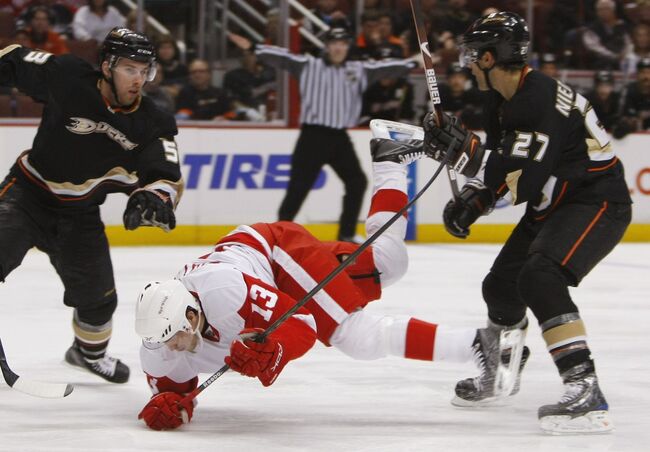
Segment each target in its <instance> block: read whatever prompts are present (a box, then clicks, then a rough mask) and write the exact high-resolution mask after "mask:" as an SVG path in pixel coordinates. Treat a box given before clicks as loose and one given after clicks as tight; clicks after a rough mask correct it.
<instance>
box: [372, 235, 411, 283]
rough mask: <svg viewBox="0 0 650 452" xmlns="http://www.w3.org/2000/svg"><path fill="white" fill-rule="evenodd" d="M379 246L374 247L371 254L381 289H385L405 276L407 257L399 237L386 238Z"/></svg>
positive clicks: (407, 263) (407, 264)
mask: <svg viewBox="0 0 650 452" xmlns="http://www.w3.org/2000/svg"><path fill="white" fill-rule="evenodd" d="M389 239H392V240H389ZM380 245H381V246H375V248H374V249H373V254H374V256H375V265H376V266H377V270H378V271H379V278H380V279H381V287H382V288H386V287H388V286H390V285H391V284H394V283H396V282H397V281H399V280H400V279H402V277H403V276H404V275H405V274H406V272H407V270H408V266H409V256H408V252H407V251H406V246H405V245H404V241H403V240H402V238H401V237H394V238H393V237H390V236H386V237H385V240H384V241H383V242H382V243H381V244H380Z"/></svg>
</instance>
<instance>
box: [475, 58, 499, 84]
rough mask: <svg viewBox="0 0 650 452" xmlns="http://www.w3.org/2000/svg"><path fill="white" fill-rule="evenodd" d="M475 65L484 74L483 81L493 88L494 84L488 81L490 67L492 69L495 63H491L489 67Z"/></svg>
mask: <svg viewBox="0 0 650 452" xmlns="http://www.w3.org/2000/svg"><path fill="white" fill-rule="evenodd" d="M477 66H478V68H479V69H480V70H481V71H482V72H483V75H484V76H485V83H487V86H488V88H489V89H491V90H494V86H492V82H491V81H490V72H491V71H492V69H494V67H495V66H496V64H493V65H492V67H490V68H482V67H481V65H480V64H477Z"/></svg>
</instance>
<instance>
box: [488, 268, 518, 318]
mask: <svg viewBox="0 0 650 452" xmlns="http://www.w3.org/2000/svg"><path fill="white" fill-rule="evenodd" d="M482 290H483V300H484V301H485V303H486V304H487V306H488V316H489V318H490V319H491V320H492V321H493V322H495V323H497V324H499V325H513V324H515V323H517V322H519V321H520V320H521V319H522V318H523V317H524V315H525V314H526V305H525V304H524V303H523V302H522V300H521V299H520V297H519V294H518V293H517V286H516V284H515V282H514V281H509V280H507V279H504V278H501V277H499V276H497V275H495V274H494V273H493V272H490V273H488V274H487V276H486V277H485V279H484V280H483V285H482Z"/></svg>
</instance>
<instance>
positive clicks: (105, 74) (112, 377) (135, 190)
mask: <svg viewBox="0 0 650 452" xmlns="http://www.w3.org/2000/svg"><path fill="white" fill-rule="evenodd" d="M100 63H101V67H100V70H101V72H98V71H96V70H94V69H93V68H92V67H91V66H90V65H89V64H88V63H86V62H85V61H83V60H81V59H79V58H77V57H75V56H73V55H62V56H54V55H51V54H49V53H46V52H43V51H39V50H33V49H28V48H23V47H20V46H18V45H12V46H9V47H7V48H5V49H3V50H2V51H0V85H3V86H12V87H16V88H18V89H19V90H20V91H22V92H23V93H25V94H27V95H29V96H31V97H32V98H34V99H36V100H37V101H40V102H43V103H44V104H45V109H44V111H43V117H42V119H41V123H40V126H39V128H38V132H37V134H36V138H35V139H34V143H33V146H32V148H31V149H30V150H28V151H26V152H24V153H22V154H21V155H20V156H19V157H18V160H17V161H16V163H15V165H14V166H13V167H12V168H11V171H10V173H9V175H8V176H7V177H6V179H5V180H4V182H2V184H1V185H0V280H2V281H4V279H5V278H7V277H8V276H9V274H10V273H11V271H12V270H14V269H15V268H16V267H18V266H19V265H20V263H21V261H22V260H23V257H24V256H25V254H26V253H27V251H28V250H29V249H30V248H32V247H37V248H38V249H40V250H42V251H44V252H45V253H47V254H48V256H49V258H50V261H51V262H52V265H53V266H54V268H55V270H56V272H57V273H58V275H59V277H60V278H61V281H62V282H63V286H64V288H65V295H64V299H63V302H64V303H65V304H66V305H67V306H71V307H73V308H74V315H73V329H74V343H73V345H72V346H71V347H70V348H69V349H68V351H67V353H66V355H65V360H66V361H67V362H68V363H70V364H72V365H75V366H78V367H80V368H82V369H85V370H88V371H90V372H92V373H93V374H96V375H98V376H100V377H102V378H104V379H106V380H108V381H110V382H114V383H124V382H126V381H127V380H128V378H129V368H128V367H127V366H126V365H125V364H124V363H123V362H121V361H120V360H118V359H116V358H114V357H111V356H109V355H108V354H107V353H106V349H107V346H108V342H109V340H110V338H111V330H112V329H111V319H112V316H113V312H114V311H115V308H116V305H117V295H116V292H115V282H114V280H113V268H112V265H111V259H110V254H109V248H108V241H107V239H106V234H105V232H104V224H103V223H102V221H101V218H100V213H99V205H100V204H102V203H103V202H104V200H105V198H106V195H107V194H108V193H114V192H123V193H127V194H130V196H129V200H128V202H127V204H126V209H125V211H124V226H125V227H126V228H127V229H135V228H137V227H138V226H142V225H147V226H158V227H160V228H162V229H164V230H170V229H173V228H174V226H175V223H176V221H175V217H174V208H175V206H176V204H177V203H178V200H179V198H180V196H181V192H182V188H183V183H182V179H181V172H180V168H179V164H178V152H177V150H176V143H175V142H174V135H176V133H177V130H176V123H175V120H174V118H173V116H171V115H168V114H166V113H163V112H162V111H160V110H158V109H157V108H156V107H155V105H154V104H153V102H151V101H150V100H149V99H147V98H146V97H142V94H141V92H142V87H143V85H144V84H145V83H146V82H147V81H149V80H152V79H153V76H154V75H155V68H156V65H155V53H154V47H153V45H152V44H151V43H150V42H149V40H148V39H147V38H146V36H144V35H142V34H139V33H135V32H133V31H131V30H128V29H125V28H115V29H113V30H112V31H111V32H110V33H109V34H108V36H107V37H106V39H105V41H104V42H103V44H102V48H101V60H100Z"/></svg>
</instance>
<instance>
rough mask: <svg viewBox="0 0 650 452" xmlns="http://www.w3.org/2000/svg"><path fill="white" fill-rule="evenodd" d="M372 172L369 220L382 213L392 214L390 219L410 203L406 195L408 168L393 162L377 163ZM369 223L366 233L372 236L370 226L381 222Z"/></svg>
mask: <svg viewBox="0 0 650 452" xmlns="http://www.w3.org/2000/svg"><path fill="white" fill-rule="evenodd" d="M372 171H373V173H372V174H373V176H372V179H373V187H372V200H371V203H370V211H369V212H368V220H370V219H371V217H372V216H373V215H375V214H377V213H380V212H387V213H390V214H391V215H390V216H389V217H388V218H390V217H391V216H392V214H394V213H395V212H398V211H399V210H400V209H401V208H402V207H404V205H406V203H407V202H408V196H407V194H406V167H405V166H404V165H400V164H398V163H393V162H375V163H373V164H372ZM405 216H406V214H405ZM400 222H402V220H401V219H400V220H398V222H397V223H396V224H398V223H400ZM368 223H369V224H367V226H366V229H367V231H366V232H367V233H368V234H372V233H373V232H374V231H371V230H370V227H371V226H370V225H371V224H372V225H374V224H376V223H379V222H377V221H369V222H368ZM404 223H405V221H404ZM381 224H383V222H382V223H381Z"/></svg>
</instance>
